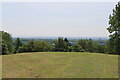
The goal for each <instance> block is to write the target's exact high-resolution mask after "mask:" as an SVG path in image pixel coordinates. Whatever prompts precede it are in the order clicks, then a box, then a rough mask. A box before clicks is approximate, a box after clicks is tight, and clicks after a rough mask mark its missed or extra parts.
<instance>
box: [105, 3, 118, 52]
mask: <svg viewBox="0 0 120 80" xmlns="http://www.w3.org/2000/svg"><path fill="white" fill-rule="evenodd" d="M109 25H110V26H109V27H108V28H107V30H108V31H109V33H110V36H109V37H110V40H109V48H110V49H113V51H112V53H116V54H120V2H118V4H117V5H116V7H115V9H113V14H112V15H110V17H109ZM110 49H109V50H110ZM109 52H110V51H109Z"/></svg>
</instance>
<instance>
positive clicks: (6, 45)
mask: <svg viewBox="0 0 120 80" xmlns="http://www.w3.org/2000/svg"><path fill="white" fill-rule="evenodd" d="M0 33H2V54H11V53H13V52H14V47H13V41H12V36H11V34H9V33H7V32H4V31H0Z"/></svg>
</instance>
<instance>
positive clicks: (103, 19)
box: [0, 2, 116, 37]
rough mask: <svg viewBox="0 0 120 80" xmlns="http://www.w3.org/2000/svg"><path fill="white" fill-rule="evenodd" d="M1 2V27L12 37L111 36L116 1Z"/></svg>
mask: <svg viewBox="0 0 120 80" xmlns="http://www.w3.org/2000/svg"><path fill="white" fill-rule="evenodd" d="M0 5H2V9H3V10H2V13H3V20H2V23H3V27H2V30H4V31H7V32H9V33H11V34H12V36H13V37H59V36H63V37H108V36H109V33H108V31H107V29H106V28H107V27H108V21H109V15H110V14H112V10H113V8H114V7H115V5H116V2H71V3H69V2H51V3H48V2H47V3H42V2H41V3H40V2H39V3H35V2H31V3H29V2H27V3H20V2H19V3H15V2H14V3H13V2H11V3H3V4H0ZM0 8H1V7H0Z"/></svg>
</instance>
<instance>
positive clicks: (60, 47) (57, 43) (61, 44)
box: [54, 37, 65, 51]
mask: <svg viewBox="0 0 120 80" xmlns="http://www.w3.org/2000/svg"><path fill="white" fill-rule="evenodd" d="M64 48H65V44H64V39H63V37H58V40H56V41H55V48H54V51H64Z"/></svg>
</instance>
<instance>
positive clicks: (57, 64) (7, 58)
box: [2, 52, 118, 78]
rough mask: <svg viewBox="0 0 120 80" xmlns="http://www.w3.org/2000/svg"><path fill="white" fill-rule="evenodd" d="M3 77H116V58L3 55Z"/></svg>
mask: <svg viewBox="0 0 120 80" xmlns="http://www.w3.org/2000/svg"><path fill="white" fill-rule="evenodd" d="M2 60H3V65H2V70H3V75H2V77H3V78H118V56H117V55H108V54H99V53H80V52H36V53H22V54H15V55H3V56H2Z"/></svg>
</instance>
